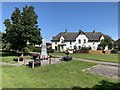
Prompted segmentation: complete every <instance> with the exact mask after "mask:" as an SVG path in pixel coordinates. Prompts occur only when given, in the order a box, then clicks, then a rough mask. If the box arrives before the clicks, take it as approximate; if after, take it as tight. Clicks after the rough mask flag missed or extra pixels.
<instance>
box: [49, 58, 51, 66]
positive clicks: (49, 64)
mask: <svg viewBox="0 0 120 90" xmlns="http://www.w3.org/2000/svg"><path fill="white" fill-rule="evenodd" d="M50 64H51V57H50V56H49V65H50Z"/></svg>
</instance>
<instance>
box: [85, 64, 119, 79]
mask: <svg viewBox="0 0 120 90" xmlns="http://www.w3.org/2000/svg"><path fill="white" fill-rule="evenodd" d="M83 71H86V72H87V73H90V74H97V75H100V76H105V77H110V78H113V79H117V80H120V75H119V72H120V69H119V68H118V67H116V66H108V65H102V64H98V65H95V66H93V67H91V68H87V69H85V70H83Z"/></svg>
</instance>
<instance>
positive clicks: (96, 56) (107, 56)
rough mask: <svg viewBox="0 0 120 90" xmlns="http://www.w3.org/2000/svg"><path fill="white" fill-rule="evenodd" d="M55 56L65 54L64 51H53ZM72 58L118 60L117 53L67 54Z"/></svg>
mask: <svg viewBox="0 0 120 90" xmlns="http://www.w3.org/2000/svg"><path fill="white" fill-rule="evenodd" d="M52 55H55V56H59V55H60V56H65V53H53V54H52ZM69 55H70V56H72V57H74V58H81V59H88V60H96V61H104V62H114V63H118V62H120V61H119V60H118V59H119V58H118V54H69Z"/></svg>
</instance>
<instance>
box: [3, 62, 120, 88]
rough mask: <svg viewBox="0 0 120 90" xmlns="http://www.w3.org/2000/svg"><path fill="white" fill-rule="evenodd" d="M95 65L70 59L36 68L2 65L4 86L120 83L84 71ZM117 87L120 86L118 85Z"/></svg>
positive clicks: (32, 86)
mask: <svg viewBox="0 0 120 90" xmlns="http://www.w3.org/2000/svg"><path fill="white" fill-rule="evenodd" d="M93 65H95V64H93V63H87V62H81V61H70V62H66V63H61V64H56V65H49V66H44V67H37V68H34V69H32V68H30V67H28V66H20V67H15V66H2V87H3V88H73V87H76V86H77V87H82V88H93V87H96V86H98V85H101V86H104V87H109V85H116V84H120V83H118V81H117V80H113V79H109V78H105V77H101V76H97V75H91V74H87V73H85V72H83V71H82V70H83V69H86V68H88V67H91V66H93ZM105 85H106V86H105ZM115 87H119V86H118V85H116V86H115ZM97 89H98V88H97ZM97 89H95V90H97ZM105 90H107V89H105Z"/></svg>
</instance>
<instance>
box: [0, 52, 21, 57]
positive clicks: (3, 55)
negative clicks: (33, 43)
mask: <svg viewBox="0 0 120 90" xmlns="http://www.w3.org/2000/svg"><path fill="white" fill-rule="evenodd" d="M20 55H21V53H16V52H14V51H1V53H0V56H1V57H6V56H20Z"/></svg>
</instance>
